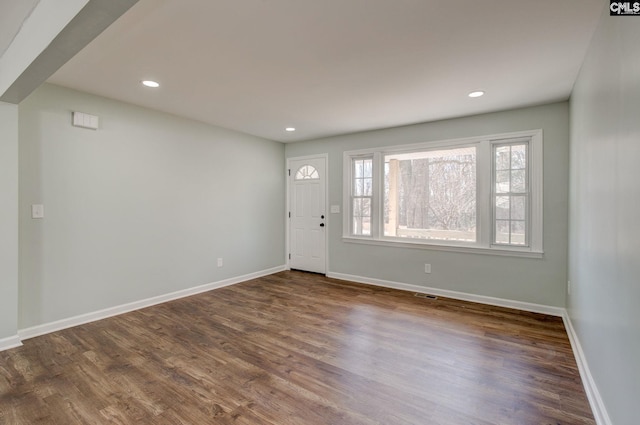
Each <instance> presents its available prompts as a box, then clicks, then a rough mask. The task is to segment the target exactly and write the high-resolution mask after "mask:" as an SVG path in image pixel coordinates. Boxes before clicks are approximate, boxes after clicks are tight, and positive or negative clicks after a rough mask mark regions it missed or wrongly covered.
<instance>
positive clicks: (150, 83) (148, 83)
mask: <svg viewBox="0 0 640 425" xmlns="http://www.w3.org/2000/svg"><path fill="white" fill-rule="evenodd" d="M142 85H143V86H147V87H151V88H154V89H155V88H156V87H160V83H158V82H156V81H152V80H144V81H143V82H142Z"/></svg>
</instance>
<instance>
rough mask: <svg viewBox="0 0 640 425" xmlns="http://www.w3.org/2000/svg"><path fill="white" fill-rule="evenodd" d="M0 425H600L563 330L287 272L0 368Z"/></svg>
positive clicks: (112, 324)
mask: <svg viewBox="0 0 640 425" xmlns="http://www.w3.org/2000/svg"><path fill="white" fill-rule="evenodd" d="M0 423H2V424H60V425H71V424H171V425H176V424H252V425H263V424H264V425H271V424H277V425H284V424H292V425H293V424H295V425H312V424H323V425H324V424H384V425H395V424H412V425H416V424H455V425H458V424H491V425H493V424H518V425H521V424H536V425H537V424H545V425H547V424H549V425H557V424H563V425H568V424H595V422H594V420H593V416H592V414H591V411H590V408H589V405H588V402H587V399H586V396H585V393H584V390H583V387H582V383H581V380H580V376H579V374H578V369H577V366H576V362H575V359H574V357H573V354H572V351H571V347H570V345H569V340H568V338H567V334H566V332H565V329H564V327H563V324H562V320H561V319H560V318H556V317H551V316H545V315H540V314H533V313H526V312H520V311H516V310H509V309H505V308H498V307H489V306H484V305H479V304H473V303H467V302H462V301H454V300H448V299H442V298H440V299H438V300H429V299H424V298H417V297H414V295H413V294H412V293H408V292H402V291H396V290H390V289H383V288H376V287H371V286H366V285H360V284H350V283H346V282H342V281H337V280H332V279H328V278H325V277H323V276H319V275H314V274H306V273H301V272H282V273H278V274H275V275H271V276H267V277H264V278H260V279H255V280H252V281H248V282H244V283H241V284H238V285H234V286H231V287H227V288H223V289H218V290H215V291H211V292H207V293H204V294H201V295H196V296H193V297H189V298H184V299H181V300H178V301H173V302H169V303H166V304H162V305H158V306H154V307H150V308H147V309H144V310H139V311H136V312H132V313H128V314H124V315H121V316H118V317H113V318H109V319H106V320H102V321H99V322H94V323H90V324H87V325H83V326H78V327H75V328H72V329H67V330H64V331H60V332H55V333H52V334H49V335H45V336H41V337H37V338H33V339H30V340H27V341H25V345H24V346H23V347H19V348H16V349H12V350H7V351H4V352H1V353H0Z"/></svg>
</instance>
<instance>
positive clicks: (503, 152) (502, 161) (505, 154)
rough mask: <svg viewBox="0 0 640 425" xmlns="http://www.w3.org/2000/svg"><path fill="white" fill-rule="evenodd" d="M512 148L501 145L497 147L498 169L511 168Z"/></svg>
mask: <svg viewBox="0 0 640 425" xmlns="http://www.w3.org/2000/svg"><path fill="white" fill-rule="evenodd" d="M510 155H511V149H510V148H509V146H500V147H497V148H496V170H508V169H510V168H511V164H510V163H509V156H510Z"/></svg>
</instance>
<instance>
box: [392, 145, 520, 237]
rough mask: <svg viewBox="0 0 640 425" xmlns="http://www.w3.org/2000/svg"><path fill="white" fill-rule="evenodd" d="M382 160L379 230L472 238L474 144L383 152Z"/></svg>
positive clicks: (416, 235)
mask: <svg viewBox="0 0 640 425" xmlns="http://www.w3.org/2000/svg"><path fill="white" fill-rule="evenodd" d="M507 159H508V157H507ZM392 161H393V163H391V162H392ZM385 164H387V166H385V176H384V177H385V195H384V197H385V199H384V210H385V214H386V216H385V218H386V221H387V222H388V223H392V225H389V226H385V230H384V234H385V236H397V237H404V238H416V239H427V240H429V239H435V240H451V241H470V242H475V241H476V148H475V147H463V148H452V149H441V150H432V151H421V152H410V153H402V154H388V155H385ZM392 165H393V166H392Z"/></svg>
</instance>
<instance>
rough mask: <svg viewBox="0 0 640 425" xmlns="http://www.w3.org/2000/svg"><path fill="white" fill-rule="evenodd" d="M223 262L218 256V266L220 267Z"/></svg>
mask: <svg viewBox="0 0 640 425" xmlns="http://www.w3.org/2000/svg"><path fill="white" fill-rule="evenodd" d="M223 264H224V262H223V261H222V258H218V267H222V266H223Z"/></svg>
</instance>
